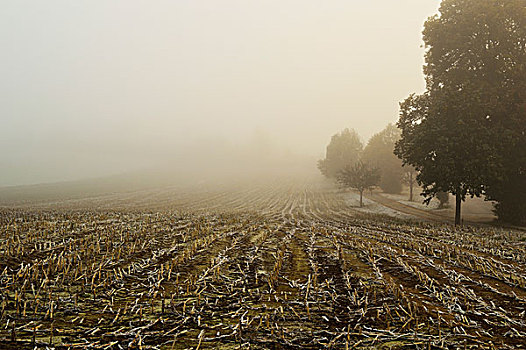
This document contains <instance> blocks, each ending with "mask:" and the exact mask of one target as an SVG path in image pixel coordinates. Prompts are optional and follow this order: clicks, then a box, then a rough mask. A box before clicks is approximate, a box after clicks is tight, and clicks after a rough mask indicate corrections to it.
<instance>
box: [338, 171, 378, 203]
mask: <svg viewBox="0 0 526 350" xmlns="http://www.w3.org/2000/svg"><path fill="white" fill-rule="evenodd" d="M337 181H338V183H340V184H341V185H342V186H344V187H350V188H354V189H356V190H358V192H360V207H363V191H365V190H366V189H370V188H372V187H374V186H377V185H378V183H379V182H380V170H379V169H378V168H373V167H370V166H369V165H368V164H366V163H363V162H361V161H359V162H357V163H356V164H354V165H353V166H348V167H346V168H345V169H343V170H342V171H340V173H339V175H338V178H337Z"/></svg>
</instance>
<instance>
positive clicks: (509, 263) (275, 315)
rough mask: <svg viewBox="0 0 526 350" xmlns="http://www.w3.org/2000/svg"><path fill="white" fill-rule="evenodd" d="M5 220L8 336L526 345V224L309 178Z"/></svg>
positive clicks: (28, 341)
mask: <svg viewBox="0 0 526 350" xmlns="http://www.w3.org/2000/svg"><path fill="white" fill-rule="evenodd" d="M170 196H172V197H173V198H175V199H171V198H172V197H170ZM156 206H157V207H156ZM101 207H104V208H108V209H94V208H101ZM109 208H113V209H111V210H110V209H109ZM0 221H1V232H0V255H1V258H0V268H1V269H0V293H1V295H0V297H1V304H0V318H1V320H0V339H1V340H0V347H1V348H6V349H33V348H35V347H41V348H45V347H54V348H57V349H206V348H213V349H215V348H219V349H222V348H224V349H233V348H243V349H244V348H247V349H268V348H274V349H281V348H283V349H289V348H290V349H321V348H327V349H360V348H363V349H371V348H373V349H374V348H379V349H380V348H382V347H384V348H393V349H395V348H408V349H456V348H458V349H464V348H466V349H516V348H521V347H524V346H525V344H526V315H525V313H526V312H525V310H526V308H525V306H526V289H525V288H526V268H525V259H526V254H525V245H524V242H523V239H524V235H525V234H524V233H523V232H520V231H509V230H503V229H494V228H480V229H472V228H466V229H455V228H453V227H451V226H445V225H444V226H440V225H437V224H415V225H412V224H409V223H401V222H396V221H391V220H388V219H380V218H370V217H369V218H368V217H360V216H359V215H358V214H356V213H353V212H352V211H350V209H349V208H348V207H346V206H345V204H344V202H343V201H342V199H341V198H339V197H338V196H337V195H336V194H331V193H327V192H323V191H321V190H318V188H316V187H302V186H298V185H290V186H289V185H287V186H281V187H279V186H276V187H275V188H272V189H268V188H256V189H253V190H250V191H237V192H235V191H234V192H228V193H226V192H225V193H218V194H215V195H212V194H208V195H206V196H205V195H202V196H192V195H191V194H188V195H187V196H184V195H175V194H166V193H162V194H161V193H158V194H156V195H153V196H151V197H149V198H143V197H141V198H134V199H132V200H128V203H127V204H126V206H123V204H122V201H118V202H115V203H112V202H111V201H110V200H108V199H105V200H104V202H101V203H92V202H81V203H76V204H75V205H73V204H71V203H63V204H60V205H57V206H56V207H45V208H43V207H38V206H34V207H32V206H25V207H21V208H18V209H3V210H2V211H0Z"/></svg>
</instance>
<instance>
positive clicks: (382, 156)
mask: <svg viewBox="0 0 526 350" xmlns="http://www.w3.org/2000/svg"><path fill="white" fill-rule="evenodd" d="M399 139H400V130H399V129H398V128H397V127H396V126H395V125H393V124H388V125H387V127H386V128H385V129H384V130H382V131H380V132H379V133H377V134H375V135H373V136H372V137H371V138H370V139H369V142H368V143H367V146H365V148H364V150H363V155H362V160H363V161H364V162H366V163H368V164H371V165H373V166H375V167H377V168H379V169H380V172H381V174H382V177H381V180H380V183H379V186H380V188H381V189H382V190H383V191H384V192H386V193H400V192H401V191H402V174H403V170H402V161H401V160H400V159H399V158H398V157H397V156H396V155H394V153H393V151H394V147H395V144H396V141H398V140H399Z"/></svg>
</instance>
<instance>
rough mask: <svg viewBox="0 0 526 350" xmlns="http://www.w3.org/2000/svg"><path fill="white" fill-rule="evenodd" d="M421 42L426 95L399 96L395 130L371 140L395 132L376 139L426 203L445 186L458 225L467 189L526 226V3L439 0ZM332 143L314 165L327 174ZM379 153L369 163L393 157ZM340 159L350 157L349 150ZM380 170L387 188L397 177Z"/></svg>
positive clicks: (387, 165)
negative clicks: (389, 150)
mask: <svg viewBox="0 0 526 350" xmlns="http://www.w3.org/2000/svg"><path fill="white" fill-rule="evenodd" d="M423 39H424V44H425V48H426V54H425V65H424V74H425V79H426V90H425V92H424V93H423V94H420V95H417V94H412V95H410V96H409V97H408V98H407V99H406V100H404V101H403V102H401V103H400V116H399V120H398V122H397V124H396V126H397V128H394V127H393V126H388V128H387V129H386V130H384V132H382V133H383V134H382V133H380V134H382V135H381V136H378V134H377V135H375V136H373V138H376V139H379V138H382V137H385V139H386V140H387V139H389V137H388V136H389V135H390V133H391V132H392V134H393V135H397V136H396V137H395V138H397V139H396V140H395V141H394V146H393V143H392V142H390V141H389V142H388V141H385V142H384V141H383V140H382V139H380V144H382V142H383V144H384V145H387V144H389V145H390V146H393V149H394V154H395V155H396V156H397V157H398V159H399V160H401V162H402V165H403V167H400V168H401V169H408V167H410V168H409V169H412V170H413V169H414V170H415V173H414V175H415V177H414V179H415V180H416V182H417V183H418V184H419V185H420V186H421V188H422V193H421V195H422V196H423V197H424V199H425V201H427V202H428V203H429V201H430V200H431V199H432V198H433V197H435V196H437V195H440V194H443V193H444V192H445V193H451V194H452V195H454V196H455V223H456V224H459V223H460V222H461V205H462V202H463V201H464V200H465V199H466V197H467V196H470V197H475V196H476V197H479V196H484V197H485V198H486V199H488V200H492V201H495V202H496V205H495V213H496V215H497V216H498V218H499V219H500V220H502V221H505V222H509V223H513V224H519V225H524V224H526V2H525V1H524V0H443V1H442V3H441V5H440V8H439V14H437V15H435V16H432V17H430V18H429V19H428V20H427V21H426V23H425V25H424V30H423ZM394 129H396V132H395V131H393V130H394ZM347 133H350V134H352V131H348V132H347V131H346V132H344V133H341V134H338V135H335V136H336V139H341V138H343V137H345V138H347V136H346V135H347ZM373 138H372V139H373ZM372 139H371V140H370V141H369V143H368V145H367V147H369V144H371V141H372ZM333 141H335V137H333V140H331V144H333ZM339 142H341V140H340V141H339ZM347 142H349V141H347ZM331 144H330V145H329V147H330V148H331V150H330V152H329V147H328V148H327V157H326V159H324V160H322V161H320V162H319V164H318V166H319V168H320V170H321V171H322V173H324V174H325V175H327V176H329V177H333V176H335V169H336V166H335V165H334V164H335V163H334V162H335V159H336V158H334V155H333V153H334V152H335V151H333V150H332V146H331ZM367 147H366V149H367ZM386 147H387V146H386ZM366 149H364V150H363V154H362V156H363V157H364V158H367V156H366V152H365V151H366ZM370 149H375V148H374V147H372V146H371V147H370ZM382 154H383V155H384V156H385V157H386V158H376V161H377V162H378V164H377V165H371V166H374V167H380V168H382V167H385V168H386V169H387V171H390V170H389V169H391V166H390V164H391V163H390V162H391V161H392V162H393V164H395V163H394V158H389V157H387V152H386V153H385V154H384V153H382ZM376 156H377V155H375V157H376ZM338 157H339V158H338V159H341V160H342V159H343V157H342V155H341V154H339V155H338ZM353 157H356V155H353ZM373 158H374V157H373ZM345 162H347V163H349V162H350V163H354V161H353V160H352V157H351V158H345V161H343V163H345ZM343 163H342V164H343ZM368 164H372V163H371V162H369V163H368ZM352 166H353V165H351V164H344V166H343V168H345V169H352ZM394 168H395V167H394V166H393V169H394ZM342 170H343V169H340V173H339V174H340V175H336V177H338V176H342V175H343V172H342ZM380 170H382V173H383V174H382V179H381V180H379V183H378V184H379V185H381V187H382V188H383V189H384V190H385V189H386V188H387V189H391V187H390V184H389V181H393V182H394V181H395V180H394V179H398V177H397V176H395V175H396V174H394V173H392V174H391V175H392V176H388V175H387V173H385V171H386V170H385V169H380ZM382 182H383V183H382ZM391 185H392V186H393V188H394V187H396V186H397V183H393V184H391ZM387 192H389V191H387Z"/></svg>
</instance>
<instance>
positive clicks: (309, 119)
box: [0, 0, 439, 186]
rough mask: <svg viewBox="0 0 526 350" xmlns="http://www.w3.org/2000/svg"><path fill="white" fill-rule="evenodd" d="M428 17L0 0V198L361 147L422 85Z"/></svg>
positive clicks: (261, 4)
mask: <svg viewBox="0 0 526 350" xmlns="http://www.w3.org/2000/svg"><path fill="white" fill-rule="evenodd" d="M438 5H439V0H401V1H392V0H376V1H355V0H332V1H313V0H294V1H293V0H276V1H274V0H258V1H256V0H237V1H236V0H221V1H217V0H203V1H199V0H188V1H187V0H171V1H161V0H156V1H139V0H121V1H111V0H100V1H93V0H90V1H88V0H86V1H80V0H79V1H70V0H64V1H55V0H48V1H23V0H12V1H3V2H2V9H1V11H0V50H1V51H0V52H1V54H0V77H1V79H0V121H1V123H0V125H1V127H0V170H1V171H0V186H4V185H17V184H28V183H40V182H52V181H62V180H72V179H80V178H87V177H94V176H104V175H109V174H117V173H119V172H125V171H133V170H136V169H144V168H148V167H155V166H159V165H160V164H166V163H170V162H172V161H174V160H176V159H186V158H189V157H191V156H194V155H197V156H204V157H206V155H208V156H210V155H211V156H213V155H214V154H220V153H221V152H223V153H225V152H230V151H231V152H240V150H242V151H244V152H249V151H250V150H251V149H252V148H254V149H255V150H256V151H257V152H256V154H267V155H268V154H276V155H278V154H279V155H281V156H285V157H287V156H292V155H301V156H305V157H312V159H317V158H321V157H323V155H324V150H325V146H326V145H327V143H328V142H329V140H330V137H331V135H332V134H334V133H336V132H338V131H340V130H342V129H344V128H346V127H350V128H355V129H356V130H357V131H358V132H359V133H360V134H361V135H362V136H363V137H364V138H365V140H364V141H366V138H368V137H369V136H371V135H372V134H373V133H375V132H378V131H380V130H381V129H382V128H383V127H384V126H385V125H386V124H387V123H389V122H395V121H396V119H397V116H398V102H399V101H401V100H402V99H404V98H405V97H407V95H409V94H410V93H412V92H420V91H422V90H423V89H424V80H423V74H422V64H423V49H422V48H421V45H422V40H421V31H422V26H423V23H424V21H425V20H426V18H427V17H428V16H430V15H432V14H434V13H436V11H437V8H438ZM221 150H223V151H221ZM258 152H259V153H258ZM241 153H242V152H241ZM313 166H315V164H314V163H313Z"/></svg>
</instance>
